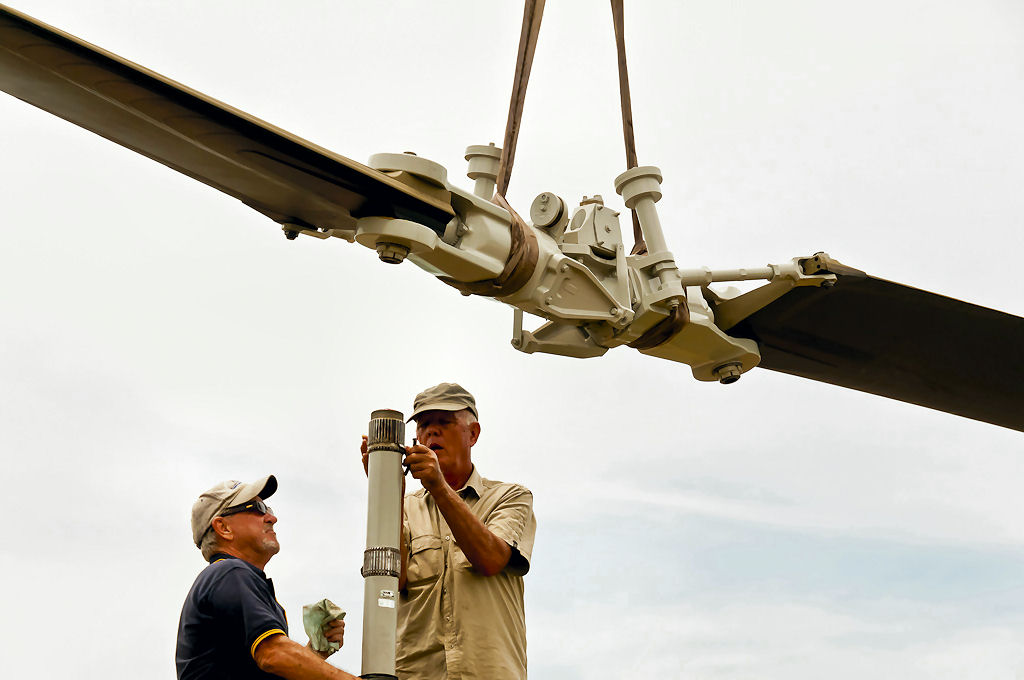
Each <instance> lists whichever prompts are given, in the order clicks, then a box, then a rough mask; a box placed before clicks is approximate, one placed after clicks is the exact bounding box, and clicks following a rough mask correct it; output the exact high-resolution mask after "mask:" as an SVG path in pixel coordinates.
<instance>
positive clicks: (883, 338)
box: [728, 266, 1024, 431]
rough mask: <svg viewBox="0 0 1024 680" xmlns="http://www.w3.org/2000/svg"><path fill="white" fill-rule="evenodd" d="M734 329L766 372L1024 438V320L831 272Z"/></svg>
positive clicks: (843, 270) (842, 270)
mask: <svg viewBox="0 0 1024 680" xmlns="http://www.w3.org/2000/svg"><path fill="white" fill-rule="evenodd" d="M832 273H834V274H836V276H837V281H836V284H835V286H833V287H831V288H817V287H801V288H795V289H793V290H791V291H789V292H788V293H786V294H785V295H783V296H782V297H780V298H778V299H777V300H775V301H774V302H772V303H770V304H768V305H767V306H765V307H763V308H762V309H760V310H758V311H757V312H755V313H753V314H751V315H750V316H748V317H746V318H745V319H743V320H742V321H740V322H739V323H737V324H736V325H735V326H733V327H732V328H730V329H729V330H728V333H729V334H730V335H732V336H736V337H744V338H750V339H752V340H755V341H756V342H757V343H758V345H759V347H760V350H761V363H760V366H761V367H762V368H767V369H770V370H773V371H779V372H782V373H788V374H790V375H797V376H801V377H804V378H810V379H811V380H817V381H820V382H826V383H830V384H833V385H840V386H842V387H848V388H851V389H855V390H860V391H862V392H869V393H871V394H876V395H880V396H883V397H889V398H891V399H898V400H900V401H905V402H909V403H912V404H919V405H921V406H925V407H928V408H933V409H936V410H939V411H945V412H947V413H953V414H956V415H960V416H964V417H965V418H972V419H974V420H980V421H983V422H986V423H992V424H994V425H999V426H1001V427H1006V428H1010V429H1014V430H1020V431H1024V350H1022V348H1024V319H1022V318H1020V317H1016V316H1013V315H1011V314H1006V313H1004V312H999V311H995V310H992V309H988V308H985V307H979V306H977V305H972V304H969V303H967V302H962V301H960V300H955V299H953V298H948V297H945V296H942V295H938V294H935V293H929V292H927V291H923V290H919V289H916V288H911V287H908V286H904V285H901V284H898V283H893V282H891V281H886V280H884V279H879V278H875V277H872V276H868V275H867V274H864V273H863V272H860V271H858V270H856V269H852V268H848V267H844V266H839V267H834V268H832Z"/></svg>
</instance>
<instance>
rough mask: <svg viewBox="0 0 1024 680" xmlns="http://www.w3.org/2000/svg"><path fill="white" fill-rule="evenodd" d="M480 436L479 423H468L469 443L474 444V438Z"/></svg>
mask: <svg viewBox="0 0 1024 680" xmlns="http://www.w3.org/2000/svg"><path fill="white" fill-rule="evenodd" d="M479 438H480V423H475V422H474V423H470V424H469V445H470V446H473V445H474V444H476V440H477V439H479Z"/></svg>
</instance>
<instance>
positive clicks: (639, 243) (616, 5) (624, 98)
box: [611, 0, 647, 255]
mask: <svg viewBox="0 0 1024 680" xmlns="http://www.w3.org/2000/svg"><path fill="white" fill-rule="evenodd" d="M611 3H612V23H613V24H614V25H615V53H616V56H617V63H618V65H619V103H620V108H621V109H622V136H623V138H624V139H625V142H626V169H627V170H631V169H633V168H635V167H636V166H637V165H638V163H637V160H636V137H635V135H634V133H633V104H632V101H631V99H630V96H629V72H628V70H627V69H626V33H625V28H624V25H625V16H624V15H625V12H624V11H623V5H622V3H623V0H611ZM631 212H632V213H633V249H632V250H631V251H630V253H629V254H630V255H644V254H646V253H647V243H646V242H645V241H644V232H643V230H642V229H641V228H640V219H639V218H638V217H637V216H636V211H635V210H633V211H631Z"/></svg>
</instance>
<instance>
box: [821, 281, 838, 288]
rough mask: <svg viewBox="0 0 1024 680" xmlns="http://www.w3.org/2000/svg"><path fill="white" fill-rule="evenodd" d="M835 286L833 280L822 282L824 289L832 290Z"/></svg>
mask: <svg viewBox="0 0 1024 680" xmlns="http://www.w3.org/2000/svg"><path fill="white" fill-rule="evenodd" d="M834 285H836V282H835V281H833V280H831V279H825V280H824V281H822V282H821V287H822V288H831V287H832V286H834Z"/></svg>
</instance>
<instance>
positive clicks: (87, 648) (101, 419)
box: [0, 0, 1024, 680]
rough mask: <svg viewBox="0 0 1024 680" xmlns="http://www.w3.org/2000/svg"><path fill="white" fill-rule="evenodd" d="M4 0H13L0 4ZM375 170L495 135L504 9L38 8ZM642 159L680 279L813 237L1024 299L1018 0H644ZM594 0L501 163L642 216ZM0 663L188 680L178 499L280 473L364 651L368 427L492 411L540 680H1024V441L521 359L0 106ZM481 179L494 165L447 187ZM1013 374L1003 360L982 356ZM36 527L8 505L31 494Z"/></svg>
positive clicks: (154, 171)
mask: <svg viewBox="0 0 1024 680" xmlns="http://www.w3.org/2000/svg"><path fill="white" fill-rule="evenodd" d="M6 1H10V0H6ZM14 3H15V6H16V8H17V9H19V10H22V11H24V12H26V13H28V14H30V15H33V16H35V17H37V18H38V19H40V20H43V21H46V22H48V23H50V24H52V25H55V26H57V27H59V28H61V29H63V30H65V31H68V32H70V33H72V34H75V35H77V36H80V37H82V38H83V39H85V40H88V41H90V42H93V43H95V44H97V45H100V46H102V47H104V48H106V49H108V50H111V51H113V52H115V53H117V54H120V55H122V56H124V57H126V58H128V59H131V60H133V61H135V62H137V63H140V64H142V65H145V66H147V67H149V68H151V69H153V70H155V71H157V72H159V73H162V74H164V75H166V76H169V77H171V78H174V79H175V80H178V81H179V82H182V83H185V84H187V85H189V86H191V87H193V88H195V89H198V90H200V91H202V92H205V93H207V94H209V95H211V96H213V97H216V98H218V99H220V100H222V101H224V102H227V103H229V104H231V105H232V106H235V107H237V108H240V109H242V110H244V111H247V112H249V113H252V114H254V115H256V116H258V117H260V118H262V119H264V120H266V121H269V122H271V123H273V124H275V125H278V126H280V127H282V128H284V129H286V130H289V131H292V132H295V133H297V134H299V135H302V136H303V137H305V138H307V139H309V140H311V141H313V142H316V143H318V144H320V145H322V146H325V147H327V148H330V149H332V150H334V151H337V152H338V153H341V154H343V155H346V156H348V157H350V158H353V159H355V160H357V161H360V162H365V161H366V160H367V158H368V157H369V155H370V154H372V153H376V152H382V151H390V152H400V151H407V150H408V151H415V152H417V153H418V154H419V155H421V156H424V157H426V158H430V159H433V160H436V161H438V162H440V163H442V164H443V165H445V166H446V167H447V168H448V172H449V177H451V178H453V179H456V180H457V181H459V180H458V178H464V172H465V161H464V160H463V158H462V156H463V153H464V149H465V147H466V146H468V145H471V144H486V143H488V142H491V141H494V142H496V143H499V144H500V143H501V136H502V133H503V130H504V124H505V118H506V113H507V106H508V95H509V90H510V87H511V78H512V71H513V67H514V63H515V52H516V46H517V43H518V38H519V27H520V21H521V10H522V7H521V4H520V3H519V2H507V3H497V2H495V3H481V2H469V1H468V0H467V1H465V2H458V3H456V2H423V3H419V2H394V3H384V2H381V3H367V2H328V1H326V0H324V1H321V2H313V1H310V0H295V1H294V2H290V3H280V2H270V1H256V0H245V1H244V2H243V1H241V0H233V1H227V0H217V1H215V2H211V1H209V0H206V1H199V0H179V1H176V2H170V1H167V0H159V1H158V0H102V1H95V2H88V3H83V2H80V1H77V0H14ZM626 4H627V8H626V9H627V11H626V35H627V42H628V44H629V59H630V75H631V82H632V86H633V90H632V94H633V111H634V118H635V126H636V134H637V146H638V151H639V158H640V163H641V164H650V165H657V166H659V167H660V168H661V169H662V171H663V174H664V177H665V182H664V198H663V200H662V201H661V202H660V203H659V206H658V207H659V210H660V214H661V219H662V222H663V224H664V226H665V231H666V237H667V239H668V241H669V244H670V247H671V249H672V250H673V252H674V253H675V256H676V260H677V262H678V263H679V264H680V265H681V266H700V265H708V266H712V267H723V268H724V267H740V266H760V265H764V264H766V263H768V262H785V261H788V260H789V259H790V258H792V257H796V256H801V255H808V254H811V253H814V252H816V251H819V250H824V251H827V252H828V253H830V254H831V255H832V256H833V257H835V258H837V259H839V260H841V261H843V262H845V263H847V264H850V265H852V266H855V267H858V268H860V269H863V270H865V271H867V272H869V273H871V274H873V275H875V276H879V277H883V278H888V279H891V280H895V281H899V282H901V283H906V284H909V285H913V286H916V287H919V288H923V289H926V290H931V291H935V292H938V293H942V294H945V295H950V296H953V297H957V298H960V299H964V300H967V301H969V302H974V303H977V304H981V305H984V306H988V307H992V308H996V309H1001V310H1004V311H1007V312H1010V313H1012V314H1016V315H1018V316H1020V315H1024V296H1022V286H1021V284H1020V279H1019V273H1018V270H1019V268H1020V267H1019V259H1020V258H1019V256H1020V253H1021V252H1022V251H1024V236H1022V234H1024V191H1022V189H1021V187H1022V186H1024V127H1022V126H1021V121H1022V120H1024V5H1022V4H1021V3H1020V2H1018V1H1017V0H1005V1H1002V2H998V1H994V0H993V1H988V2H983V1H980V0H979V1H976V2H971V3H964V2H953V1H948V2H947V1H939V2H937V1H929V2H924V1H912V0H886V1H885V2H876V1H868V2H858V3H850V2H838V1H835V2H812V1H810V0H808V1H804V2H801V1H797V0H779V1H776V2H770V3H769V2H717V1H707V2H678V3H677V2H672V3H669V2H663V3H658V2H636V1H634V2H627V3H626ZM614 55H615V52H614V37H613V34H612V28H611V17H610V12H609V10H608V6H607V3H606V2H603V1H598V0H595V1H594V2H590V3H587V2H550V3H548V8H547V11H546V14H545V18H544V24H543V27H542V29H541V34H540V42H539V47H538V49H537V54H536V60H535V64H534V72H533V75H532V78H531V82H530V88H529V96H528V98H527V102H526V111H525V116H524V119H523V125H522V131H521V136H520V142H519V147H518V151H517V157H516V166H515V170H514V172H513V176H512V184H511V190H510V195H509V198H510V201H511V203H512V205H513V206H516V207H518V208H519V209H520V211H521V212H523V213H525V212H527V209H528V206H529V204H530V201H531V200H532V199H533V197H534V196H535V195H536V194H538V193H539V192H541V191H553V192H555V193H557V194H559V195H561V196H563V197H564V198H566V200H567V201H569V202H570V203H575V202H576V201H578V200H579V199H580V198H581V197H582V196H583V195H584V194H587V195H591V194H594V193H600V194H602V195H603V196H604V197H605V200H606V201H607V202H608V203H609V204H610V205H613V206H619V205H620V203H619V201H618V197H616V196H615V192H614V189H613V179H614V177H615V176H616V175H617V174H619V173H620V172H621V171H622V170H623V169H624V161H623V157H624V156H623V151H622V141H621V127H620V122H619V110H618V93H617V80H616V75H615V67H614V63H615V56H614ZM0 123H2V125H0V384H2V385H3V389H2V390H0V456H2V458H0V460H2V462H3V476H2V479H3V485H4V490H5V505H6V507H7V509H8V514H7V521H6V522H5V530H6V537H5V538H6V540H4V541H3V542H2V543H0V575H2V577H3V582H4V595H3V602H4V605H3V612H4V614H5V615H4V616H3V617H0V639H2V640H3V643H2V645H0V648H2V650H3V653H2V654H0V674H2V675H4V676H5V677H62V678H63V677H76V678H87V679H110V678H168V679H169V678H172V677H173V676H174V666H173V648H174V638H175V633H176V627H177V621H178V614H179V611H180V607H181V602H182V600H183V598H184V596H185V593H186V592H187V590H188V588H189V586H190V584H191V582H192V580H193V579H194V577H195V575H196V573H198V571H199V570H200V569H201V568H202V566H203V562H202V559H201V557H200V555H199V553H198V551H197V550H195V548H194V547H193V546H192V545H191V543H190V534H189V528H188V527H189V525H188V514H189V509H190V507H191V504H192V501H193V500H194V498H195V497H196V496H197V495H198V493H199V492H201V491H202V490H204V489H205V488H207V487H209V486H211V485H213V484H214V483H216V482H218V481H220V480H223V479H227V478H236V479H243V480H251V479H254V478H256V477H258V476H261V475H264V474H268V473H274V474H276V475H277V476H278V479H279V480H280V491H279V492H278V493H277V495H276V496H275V497H274V498H273V506H274V508H275V510H276V511H277V514H278V516H279V518H280V522H279V525H278V533H279V536H280V539H281V543H282V546H283V549H282V552H281V554H279V555H278V556H277V557H275V558H274V560H273V561H272V562H271V563H270V564H269V565H268V567H267V571H268V573H269V575H270V576H271V577H273V578H274V581H275V583H276V585H277V592H278V597H279V599H280V601H281V602H282V603H283V604H284V606H285V607H286V609H287V611H288V615H289V619H290V621H291V625H292V637H294V638H295V639H296V640H299V641H301V642H305V635H304V634H303V632H302V630H301V607H302V605H303V604H306V603H310V602H313V601H315V600H317V599H319V598H321V597H325V596H326V597H330V598H331V599H333V600H334V601H335V602H337V603H338V604H340V605H342V606H343V607H345V608H346V609H347V610H349V612H350V615H349V618H348V621H349V626H348V644H347V645H346V646H345V648H344V649H343V650H342V651H341V652H339V653H338V654H337V655H335V658H334V663H336V664H338V665H340V666H341V667H343V668H346V669H348V670H349V671H351V672H356V673H358V671H359V652H360V643H359V640H360V629H361V621H360V612H361V607H362V605H361V598H362V580H361V578H360V576H359V567H360V565H361V560H362V556H361V555H362V547H363V540H364V537H365V533H364V532H365V512H366V506H365V503H366V492H365V479H364V477H363V473H362V470H361V468H360V465H359V462H358V458H357V455H356V449H357V445H358V441H359V435H360V434H361V433H362V432H364V431H365V427H366V422H367V419H368V416H369V413H370V412H371V411H372V410H374V409H377V408H387V407H391V408H398V409H401V410H405V411H408V410H409V409H410V407H411V399H412V396H413V395H414V394H415V392H417V391H418V390H420V389H422V388H423V387H425V386H428V385H431V384H434V383H437V382H440V381H443V380H455V381H458V382H461V383H462V384H463V385H465V386H466V387H467V388H468V389H469V390H471V391H472V392H473V393H474V394H475V395H476V396H477V400H478V403H479V406H480V415H481V423H482V426H483V433H482V436H481V439H480V442H479V444H478V445H477V447H476V448H475V449H474V460H475V461H476V463H477V465H478V467H479V469H480V471H481V472H482V474H484V476H487V477H492V478H496V479H503V480H513V481H518V482H521V483H523V484H525V485H526V486H528V487H530V488H531V489H532V490H533V491H534V493H535V497H536V512H537V516H538V521H539V528H538V534H537V544H536V548H535V551H534V555H533V568H532V570H531V572H530V574H529V576H528V577H527V580H526V591H527V628H528V644H529V657H530V673H531V677H533V678H539V679H541V680H544V679H546V678H559V679H566V680H573V679H576V678H596V677H624V676H627V675H628V676H633V677H644V676H650V677H680V678H692V679H709V680H718V679H725V678H729V679H741V678H743V679H746V678H757V679H759V680H760V679H779V680H782V679H785V680H802V679H810V678H815V679H816V678H820V677H829V678H834V679H837V680H841V679H846V678H857V679H862V678H865V677H871V678H900V679H901V680H904V679H916V678H922V679H924V678H927V679H929V680H933V679H944V678H958V679H962V678H971V679H973V678H977V679H979V680H980V679H984V680H993V679H1000V678H1019V677H1021V675H1022V674H1024V627H1022V624H1024V526H1022V523H1021V521H1020V518H1021V514H1022V513H1021V511H1022V509H1024V508H1022V505H1024V502H1022V499H1021V493H1020V489H1021V487H1022V484H1024V437H1022V435H1021V434H1020V433H1018V432H1011V431H1008V430H1003V429H999V428H997V427H994V426H991V425H986V424H982V423H977V422H974V421H968V420H965V419H962V418H958V417H955V416H950V415H946V414H942V413H938V412H933V411H928V410H926V409H923V408H920V407H916V406H910V405H906V404H902V403H898V402H892V401H888V400H885V399H881V398H878V397H873V396H869V395H864V394H860V393H856V392H852V391H848V390H843V389H841V388H836V387H832V386H828V385H821V384H817V383H813V382H809V381H805V380H801V379H798V378H793V377H788V376H784V375H779V374H773V373H771V372H768V371H759V370H757V371H752V372H750V373H748V374H746V375H745V376H744V377H743V378H742V379H741V380H740V381H739V382H738V383H736V384H735V385H732V386H728V387H725V386H721V385H718V384H704V383H698V382H696V381H694V380H693V379H692V377H691V375H690V370H689V368H688V367H687V366H685V365H682V364H672V363H667V362H662V361H660V360H657V359H653V358H650V357H645V356H642V355H640V354H638V353H636V352H633V351H632V350H629V349H627V348H620V349H616V350H613V351H610V352H609V353H608V354H607V355H606V356H604V357H602V358H598V359H587V360H576V359H568V358H561V357H553V356H545V355H533V356H527V355H523V354H520V353H517V352H516V351H514V350H513V349H512V348H511V347H510V345H509V338H510V333H511V326H512V312H511V310H510V309H507V308H505V307H503V306H501V305H499V304H495V303H493V302H490V301H487V300H482V299H479V298H463V297H462V296H460V295H458V294H457V292H456V291H454V290H452V289H450V288H448V287H447V286H445V285H443V284H441V283H439V282H437V281H434V280H433V279H432V278H431V277H430V276H429V275H427V274H425V273H424V272H422V271H420V270H418V269H416V267H415V266H413V265H411V264H408V263H406V264H403V265H401V266H398V267H393V266H388V265H384V264H382V263H380V262H379V261H378V260H377V257H376V255H375V254H374V253H373V252H371V251H369V250H367V249H365V248H363V247H361V246H358V245H353V244H347V243H344V242H342V241H340V240H331V241H329V242H324V241H318V240H315V239H309V238H300V239H298V240H296V241H292V242H289V241H286V240H285V239H284V237H283V236H282V234H281V232H280V229H279V228H278V227H277V225H275V224H274V223H272V222H271V221H269V220H267V219H266V218H265V217H263V216H262V215H260V214H258V213H256V212H254V211H252V210H250V209H249V208H247V207H245V206H244V205H242V204H241V203H239V202H237V201H235V200H233V199H231V198H228V197H226V196H224V195H223V194H220V193H219V192H217V191H215V190H213V189H211V188H209V187H206V186H204V185H202V184H199V183H197V182H195V181H193V180H191V179H188V178H186V177H184V176H181V175H178V174H176V173H174V172H173V171H171V170H169V169H167V168H165V167H163V166H161V165H159V164H157V163H154V162H152V161H150V160H148V159H146V158H143V157H142V156H138V155H135V154H134V153H132V152H130V151H128V150H126V149H122V148H120V147H117V146H115V145H113V144H111V143H109V142H107V141H106V140H103V139H101V138H99V137H97V136H95V135H92V134H91V133H88V132H85V131H83V130H81V129H79V128H77V127H75V126H73V125H71V124H69V123H66V122H64V121H62V120H59V119H57V118H55V117H52V116H50V115H48V114H45V113H43V112H41V111H39V110H37V109H34V108H32V107H30V106H28V105H26V104H24V103H22V102H20V101H17V100H15V99H13V98H11V97H9V96H7V95H0ZM461 181H462V182H463V186H467V187H468V186H470V182H469V180H465V179H463V180H461ZM965 360H967V361H972V362H976V364H977V366H978V370H982V371H989V370H996V371H997V370H1000V365H1001V362H1000V357H999V356H981V357H969V358H966V359H965ZM12 512H13V514H11V513H12Z"/></svg>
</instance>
